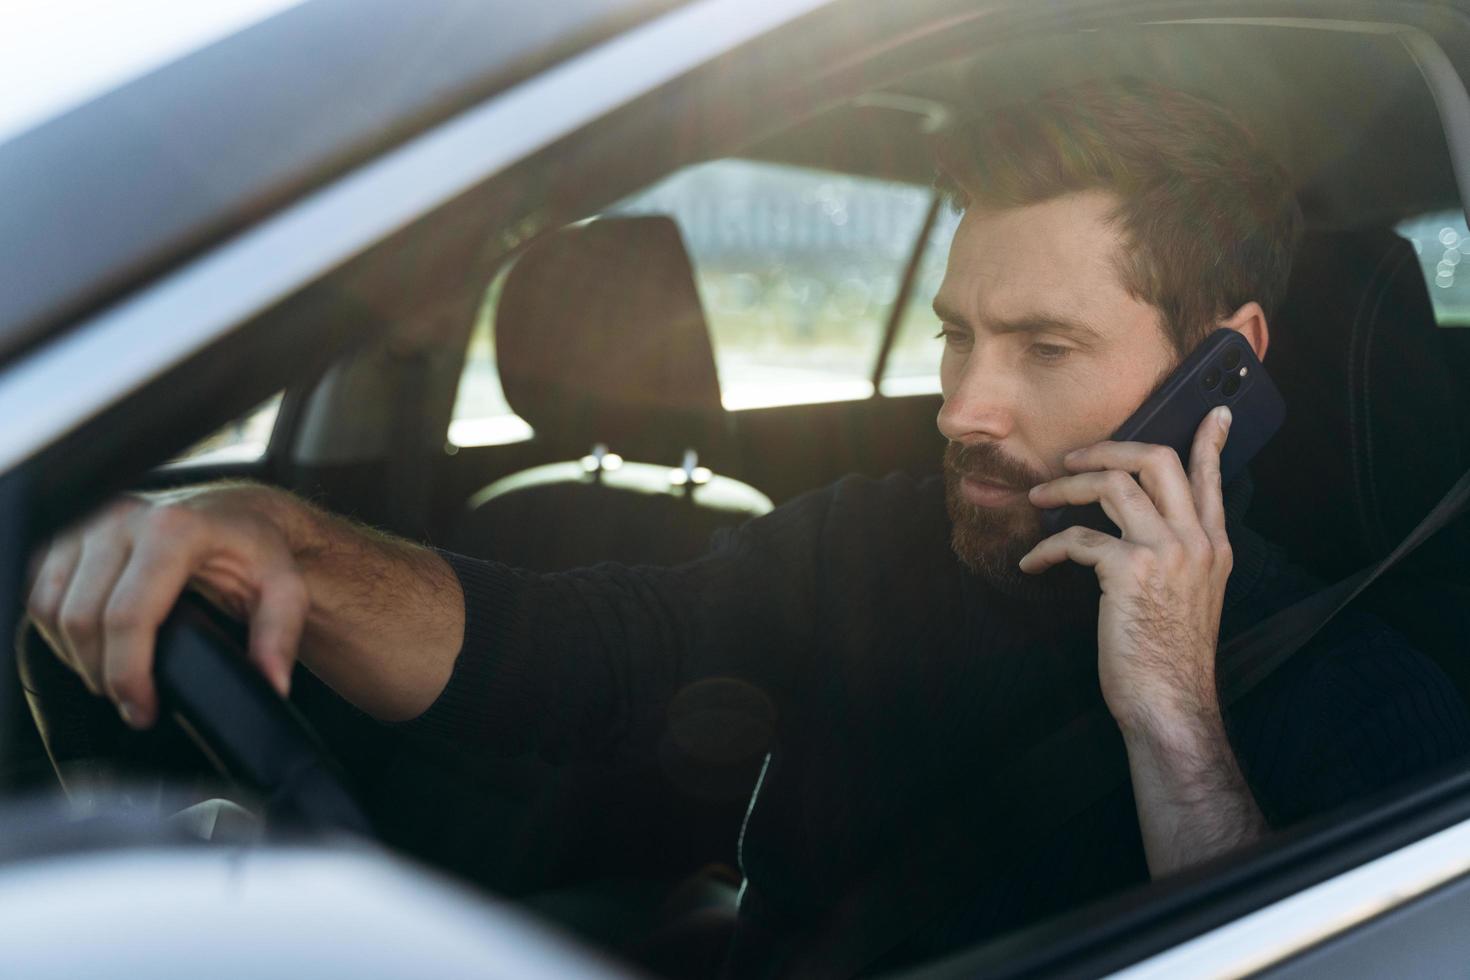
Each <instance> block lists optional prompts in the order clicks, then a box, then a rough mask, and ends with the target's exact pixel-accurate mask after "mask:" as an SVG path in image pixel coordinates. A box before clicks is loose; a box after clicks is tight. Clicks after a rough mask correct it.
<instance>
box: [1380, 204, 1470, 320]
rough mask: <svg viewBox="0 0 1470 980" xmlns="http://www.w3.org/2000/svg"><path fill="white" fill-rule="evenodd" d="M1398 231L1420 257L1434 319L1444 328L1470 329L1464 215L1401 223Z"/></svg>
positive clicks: (1469, 233)
mask: <svg viewBox="0 0 1470 980" xmlns="http://www.w3.org/2000/svg"><path fill="white" fill-rule="evenodd" d="M1397 231H1398V233H1399V234H1400V235H1403V236H1404V237H1405V238H1407V239H1408V240H1409V241H1410V243H1412V244H1413V246H1414V251H1415V252H1416V253H1418V255H1419V265H1420V266H1421V267H1422V268H1423V269H1424V280H1425V282H1427V283H1428V284H1429V299H1430V301H1431V302H1432V303H1433V304H1434V318H1435V319H1436V320H1437V321H1439V323H1440V325H1441V326H1454V327H1464V326H1470V228H1467V227H1466V225H1465V215H1464V213H1462V212H1460V211H1436V212H1434V213H1432V214H1425V215H1421V216H1419V217H1417V218H1412V219H1410V220H1408V221H1405V222H1402V223H1400V224H1399V226H1398V228H1397ZM1462 263H1464V264H1463V265H1462Z"/></svg>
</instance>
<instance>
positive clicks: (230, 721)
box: [153, 592, 372, 836]
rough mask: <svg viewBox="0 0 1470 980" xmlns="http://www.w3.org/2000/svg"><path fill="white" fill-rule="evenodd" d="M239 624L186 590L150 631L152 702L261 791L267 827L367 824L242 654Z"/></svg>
mask: <svg viewBox="0 0 1470 980" xmlns="http://www.w3.org/2000/svg"><path fill="white" fill-rule="evenodd" d="M245 646H246V639H245V629H244V627H243V626H242V625H241V624H239V623H237V622H235V621H234V620H232V619H230V618H229V617H227V616H225V615H224V614H223V613H221V612H220V611H219V610H217V609H216V608H215V607H214V606H212V605H211V604H209V603H208V602H206V601H205V600H204V599H203V598H201V597H200V596H198V595H197V594H195V593H192V592H186V593H185V594H184V595H183V596H182V597H181V598H180V599H179V601H178V603H177V605H175V606H174V608H173V610H172V612H170V614H169V616H168V618H167V619H166V620H165V621H164V623H163V626H162V627H160V629H159V632H158V643H157V647H156V652H155V655H154V668H153V675H154V681H155V683H156V684H157V686H158V695H159V702H160V706H161V707H162V709H163V711H165V712H168V713H170V714H172V715H173V717H174V718H175V720H177V721H178V723H179V725H180V727H181V728H183V730H184V731H185V732H186V733H187V734H188V735H189V737H190V738H191V739H192V740H193V741H194V742H195V744H197V745H198V746H199V748H200V749H201V750H202V751H203V753H204V754H205V755H206V756H207V757H208V758H209V759H210V760H211V761H212V762H213V763H214V764H215V765H216V766H217V767H218V768H220V769H222V770H223V771H224V773H225V774H226V775H227V776H229V777H231V778H233V779H235V780H236V781H238V782H239V783H240V784H241V785H243V786H246V787H248V788H249V789H251V790H253V791H255V792H256V793H258V794H260V796H261V798H262V799H263V800H265V801H266V816H267V819H268V821H269V823H271V824H272V825H273V826H276V827H278V828H280V827H288V828H292V829H301V830H307V831H320V830H346V831H350V832H352V833H355V834H359V835H363V836H372V825H371V823H370V822H369V821H368V819H367V815H366V813H365V812H364V811H363V809H362V807H361V806H360V805H359V804H358V802H357V800H356V799H355V798H354V796H353V794H352V793H351V791H350V790H349V789H348V788H347V783H346V781H345V779H344V778H343V776H342V775H341V772H342V770H341V768H340V767H339V766H338V765H337V764H336V763H335V762H334V761H333V760H332V758H331V756H330V754H329V753H328V752H327V750H326V748H325V747H324V746H323V745H322V743H321V741H320V739H318V738H317V736H316V734H315V733H314V732H313V731H312V729H311V726H310V725H308V724H307V722H306V719H305V718H303V717H302V716H301V714H300V713H299V712H298V711H296V709H295V708H293V707H292V706H291V704H290V703H289V702H287V701H285V700H284V699H282V698H281V696H280V695H279V694H277V693H276V691H275V690H274V689H273V688H272V687H271V686H270V683H269V682H268V681H266V679H265V677H263V676H262V675H261V674H260V672H259V671H257V670H256V669H255V668H253V667H251V666H250V665H249V664H248V663H247V662H246V659H245V652H244V651H245Z"/></svg>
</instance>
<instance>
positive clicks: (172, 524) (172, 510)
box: [142, 503, 199, 539]
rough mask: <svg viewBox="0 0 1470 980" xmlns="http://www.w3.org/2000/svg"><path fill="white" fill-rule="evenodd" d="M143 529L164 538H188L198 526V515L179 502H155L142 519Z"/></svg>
mask: <svg viewBox="0 0 1470 980" xmlns="http://www.w3.org/2000/svg"><path fill="white" fill-rule="evenodd" d="M142 523H143V530H144V532H145V533H147V534H150V535H157V536H158V537H161V538H166V539H179V538H188V537H190V536H192V535H193V534H194V532H195V531H196V530H197V528H198V526H199V515H198V514H196V513H194V512H193V511H192V510H190V509H189V508H187V507H184V506H182V505H180V504H173V503H169V504H156V505H154V506H153V507H151V508H149V510H148V511H147V513H146V515H145V516H144V517H143V519H142Z"/></svg>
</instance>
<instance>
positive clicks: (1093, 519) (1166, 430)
mask: <svg viewBox="0 0 1470 980" xmlns="http://www.w3.org/2000/svg"><path fill="white" fill-rule="evenodd" d="M1218 405H1229V406H1230V413H1231V422H1230V437H1229V438H1228V439H1226V440H1225V449H1224V451H1223V452H1222V453H1221V454H1220V477H1221V481H1222V485H1224V484H1226V483H1229V482H1230V481H1231V480H1233V479H1234V478H1235V477H1236V476H1238V475H1239V474H1240V472H1241V471H1242V470H1243V469H1245V466H1246V464H1247V463H1249V462H1250V461H1251V458H1252V457H1254V456H1255V454H1256V453H1258V452H1260V450H1261V447H1262V446H1264V445H1266V443H1267V442H1269V441H1270V440H1271V437H1272V436H1273V435H1275V434H1276V430H1277V429H1279V428H1281V423H1282V421H1283V420H1285V418H1286V403H1285V402H1283V401H1282V400H1281V393H1280V392H1279V391H1277V390H1276V385H1275V384H1273V383H1272V382H1271V379H1270V377H1268V376H1267V374H1266V369H1265V368H1264V367H1262V366H1261V362H1260V361H1259V360H1257V358H1256V354H1255V351H1253V350H1251V346H1250V344H1249V343H1247V342H1246V339H1245V338H1244V337H1243V336H1241V335H1240V333H1239V332H1237V331H1235V330H1230V329H1228V328H1221V329H1219V330H1216V331H1215V332H1214V333H1212V334H1210V335H1209V336H1208V337H1206V338H1205V340H1204V341H1203V342H1202V343H1201V344H1200V345H1199V346H1198V347H1197V348H1195V349H1194V351H1193V352H1192V353H1191V354H1190V355H1189V356H1188V357H1186V358H1185V359H1184V360H1183V361H1181V362H1180V364H1179V366H1178V367H1177V368H1175V369H1174V372H1173V373H1172V374H1170V375H1169V377H1168V378H1167V379H1165V381H1164V383H1163V384H1162V385H1160V386H1159V387H1158V389H1157V390H1156V391H1155V392H1154V393H1153V394H1152V395H1150V396H1149V397H1148V399H1147V400H1146V401H1145V402H1144V403H1143V404H1142V405H1140V406H1139V407H1138V410H1137V411H1136V412H1134V413H1133V414H1132V415H1130V416H1129V417H1128V420H1127V421H1126V422H1124V423H1123V424H1122V425H1120V426H1119V427H1118V430H1117V431H1116V432H1115V433H1113V436H1112V438H1113V440H1114V441H1116V442H1150V443H1156V444H1158V445H1161V446H1168V447H1169V448H1171V449H1173V450H1174V451H1175V452H1177V453H1178V454H1179V459H1180V460H1181V461H1182V462H1183V463H1184V468H1185V470H1186V471H1188V469H1189V452H1190V449H1191V447H1192V446H1193V445H1194V434H1195V432H1196V431H1197V430H1198V429H1199V425H1200V423H1201V422H1203V421H1204V418H1205V416H1206V415H1208V414H1209V412H1210V410H1211V409H1213V408H1215V407H1216V406H1218ZM1041 521H1042V526H1043V527H1044V528H1045V529H1046V531H1045V533H1046V534H1048V535H1051V534H1055V533H1057V532H1058V531H1061V530H1063V529H1064V528H1068V527H1071V526H1072V525H1074V524H1081V525H1084V526H1086V527H1092V528H1096V529H1098V530H1100V531H1106V532H1108V533H1109V534H1117V533H1118V528H1117V526H1116V525H1114V524H1113V522H1112V521H1110V520H1109V519H1108V517H1107V515H1106V514H1104V513H1103V510H1102V507H1100V506H1098V505H1097V504H1090V505H1088V506H1084V507H1058V508H1054V509H1051V510H1044V511H1042V513H1041Z"/></svg>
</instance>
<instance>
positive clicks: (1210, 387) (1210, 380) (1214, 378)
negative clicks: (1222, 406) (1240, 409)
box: [1203, 367, 1220, 391]
mask: <svg viewBox="0 0 1470 980" xmlns="http://www.w3.org/2000/svg"><path fill="white" fill-rule="evenodd" d="M1203 380H1204V385H1205V391H1214V390H1215V385H1217V384H1219V383H1220V369H1219V368H1217V367H1212V368H1210V369H1209V370H1208V371H1206V372H1205V376H1204V379H1203Z"/></svg>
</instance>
